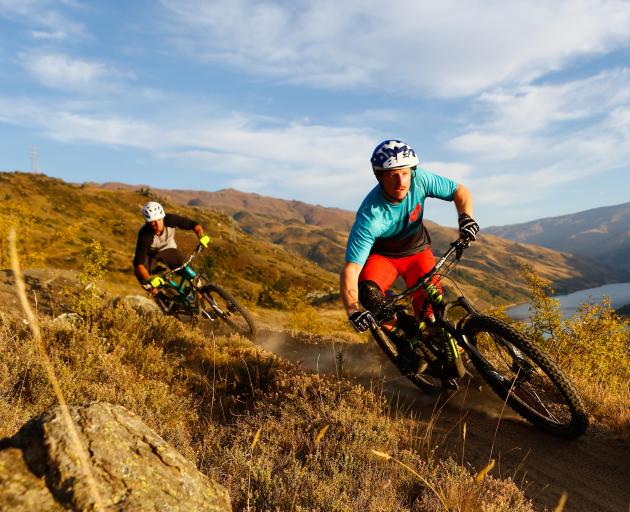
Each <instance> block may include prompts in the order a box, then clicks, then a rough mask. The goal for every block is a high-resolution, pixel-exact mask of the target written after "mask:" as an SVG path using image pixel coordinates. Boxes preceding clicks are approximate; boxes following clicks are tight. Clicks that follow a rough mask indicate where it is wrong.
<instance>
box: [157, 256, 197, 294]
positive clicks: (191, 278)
mask: <svg viewBox="0 0 630 512" xmlns="http://www.w3.org/2000/svg"><path fill="white" fill-rule="evenodd" d="M202 249H203V246H202V245H201V244H200V245H198V246H197V248H196V249H195V250H194V251H193V252H191V253H190V254H189V255H188V258H186V260H185V261H184V263H182V264H181V265H180V266H179V267H176V268H173V269H170V270H168V271H166V272H164V273H162V274H160V276H161V277H162V279H164V282H165V284H166V285H168V286H169V287H170V288H172V289H174V290H175V291H176V292H177V294H178V295H177V297H175V298H176V299H178V300H179V301H180V302H182V303H183V304H184V305H188V306H194V304H195V302H196V301H195V299H190V298H188V295H187V294H186V292H185V291H184V287H185V285H186V283H187V282H188V283H190V285H191V286H192V287H193V289H195V290H196V291H199V286H197V284H196V283H195V278H196V277H198V276H199V274H198V273H197V272H195V270H194V269H193V268H192V267H191V266H190V264H191V263H192V261H193V260H194V259H195V258H196V257H197V255H198V254H199V253H200V252H201V251H202ZM174 274H179V275H180V276H181V278H182V279H181V281H180V282H179V283H177V282H176V281H175V280H174V279H173V278H172V277H171V276H173V275H174Z"/></svg>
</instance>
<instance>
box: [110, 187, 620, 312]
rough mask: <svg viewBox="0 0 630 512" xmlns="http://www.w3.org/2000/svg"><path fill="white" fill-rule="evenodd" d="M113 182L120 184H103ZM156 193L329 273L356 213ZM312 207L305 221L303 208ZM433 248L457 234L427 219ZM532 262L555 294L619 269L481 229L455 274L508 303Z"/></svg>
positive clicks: (521, 295) (487, 296) (520, 294)
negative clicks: (208, 212) (213, 214)
mask: <svg viewBox="0 0 630 512" xmlns="http://www.w3.org/2000/svg"><path fill="white" fill-rule="evenodd" d="M105 186H106V187H117V186H120V185H118V184H106V185H105ZM156 193H157V194H158V195H159V196H162V197H165V198H169V199H170V200H172V201H175V202H178V203H179V204H190V203H192V204H195V205H197V206H198V207H199V208H204V207H205V205H207V204H212V206H213V207H214V208H219V209H221V210H222V211H224V212H225V213H227V214H229V215H231V216H232V218H233V219H235V220H236V221H237V222H238V224H239V226H240V227H241V228H242V229H243V230H244V231H245V232H247V233H249V234H251V235H254V236H256V237H258V238H260V239H262V240H266V241H270V242H273V243H275V244H279V245H281V246H283V247H285V248H287V249H290V250H291V251H294V252H297V253H299V254H301V255H303V256H305V257H307V258H309V259H310V260H312V261H314V262H316V263H317V264H319V265H321V266H322V267H324V268H326V269H327V270H330V271H332V272H339V270H340V268H341V266H342V264H343V261H344V251H345V245H346V240H347V237H348V231H349V228H350V226H351V225H352V222H353V221H354V213H353V212H349V211H345V210H339V209H336V208H325V207H321V206H312V205H307V206H309V208H308V209H303V208H302V209H300V208H301V206H300V207H298V206H296V205H304V203H299V202H298V201H285V200H282V199H275V198H270V197H265V196H261V195H258V194H248V193H245V192H239V191H236V190H222V191H219V192H198V191H183V190H156ZM305 211H308V212H310V215H311V217H310V218H311V219H317V221H316V222H307V221H306V220H305V218H304V212H305ZM427 226H428V229H429V231H430V233H431V237H432V239H433V246H434V252H435V253H436V255H437V254H440V253H441V252H442V251H444V250H445V249H446V248H447V247H448V243H449V242H450V241H452V240H454V239H455V238H456V237H457V232H456V230H455V229H452V228H445V227H442V226H439V225H437V224H435V223H433V222H430V221H427ZM525 263H527V264H530V265H532V266H533V267H534V268H535V269H536V271H537V272H539V273H540V275H541V276H543V277H545V278H546V279H549V280H551V281H552V283H553V285H554V287H555V289H556V291H557V292H559V293H567V292H571V291H575V290H578V289H583V288H589V287H592V286H597V285H601V284H603V283H610V282H616V281H618V279H619V275H618V273H617V272H615V271H613V270H611V269H609V268H606V267H601V266H600V265H598V264H597V263H596V262H594V261H592V260H589V259H588V258H585V257H579V256H575V255H572V254H569V253H562V252H558V251H554V250H551V249H547V248H544V247H539V246H535V245H529V244H523V243H518V242H514V241H510V240H506V239H503V238H499V237H497V236H493V235H486V234H483V232H482V234H481V236H480V237H479V241H478V242H477V243H475V244H473V246H472V247H471V249H470V250H469V251H467V252H466V254H465V256H464V258H463V260H462V262H461V264H460V266H459V267H458V270H457V273H456V274H454V276H456V278H457V281H458V283H459V284H460V285H462V287H463V289H464V290H465V291H466V292H467V293H469V294H471V295H472V296H474V297H476V298H477V300H478V301H479V304H480V305H484V304H495V305H496V304H510V303H515V302H522V301H525V300H526V299H527V289H526V285H525V282H524V281H522V280H521V279H520V277H519V275H518V270H519V267H520V265H521V264H525Z"/></svg>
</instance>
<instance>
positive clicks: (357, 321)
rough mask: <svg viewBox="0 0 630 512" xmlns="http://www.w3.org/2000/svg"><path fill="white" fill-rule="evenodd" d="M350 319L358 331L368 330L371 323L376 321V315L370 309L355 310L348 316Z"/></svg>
mask: <svg viewBox="0 0 630 512" xmlns="http://www.w3.org/2000/svg"><path fill="white" fill-rule="evenodd" d="M348 320H349V321H350V323H351V324H352V327H354V329H355V331H357V332H364V331H367V330H368V329H369V328H370V325H372V324H374V323H375V322H374V317H373V316H372V313H370V312H369V311H363V312H361V311H355V312H354V313H352V314H351V315H350V316H349V317H348Z"/></svg>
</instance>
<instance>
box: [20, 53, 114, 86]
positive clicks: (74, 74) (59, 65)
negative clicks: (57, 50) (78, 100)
mask: <svg viewBox="0 0 630 512" xmlns="http://www.w3.org/2000/svg"><path fill="white" fill-rule="evenodd" d="M22 62H23V65H24V67H25V68H26V69H27V71H28V72H29V73H31V75H33V76H34V77H35V78H36V79H37V80H38V81H39V82H40V83H41V84H42V85H45V86H46V87H52V88H55V89H65V90H84V91H87V90H89V88H91V87H95V86H100V85H101V84H102V80H104V79H105V78H107V75H108V72H107V67H106V66H105V65H104V64H103V63H101V62H97V61H90V60H84V59H77V58H72V57H70V56H68V55H62V54H26V55H22ZM99 88H100V87H99Z"/></svg>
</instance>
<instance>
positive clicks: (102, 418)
mask: <svg viewBox="0 0 630 512" xmlns="http://www.w3.org/2000/svg"><path fill="white" fill-rule="evenodd" d="M70 412H71V415H72V417H73V420H74V422H75V424H76V425H77V428H78V430H79V435H80V438H81V442H82V443H83V445H84V447H85V448H86V449H87V450H88V453H89V457H90V463H91V467H92V473H93V474H94V477H95V479H96V484H97V487H98V490H99V493H100V495H101V498H102V500H103V503H104V505H105V507H106V509H107V510H120V511H123V510H125V511H126V510H152V511H153V510H155V511H180V510H181V511H197V510H198V511H202V510H203V511H208V512H224V511H230V510H231V505H230V499H229V496H228V494H227V491H226V490H225V489H224V488H223V487H221V486H220V485H219V484H216V483H214V482H213V481H211V480H210V479H209V478H208V477H206V476H205V475H203V474H202V473H200V472H199V471H198V470H197V468H196V467H195V466H194V464H192V463H191V462H190V461H188V460H187V459H185V458H184V457H183V456H182V455H181V454H179V453H178V452H177V451H176V450H175V449H173V448H172V447H171V446H169V445H168V444H167V443H166V442H165V441H164V440H163V439H162V438H161V437H160V436H158V435H157V434H156V433H155V432H154V431H153V430H151V429H150V428H149V427H147V426H146V425H145V424H144V423H143V422H142V421H141V420H140V418H139V417H138V416H136V415H135V414H133V413H131V412H129V411H128V410H127V409H125V408H124V407H122V406H119V405H112V404H108V403H105V402H95V403H92V404H90V405H87V406H84V407H73V408H71V410H70ZM20 461H21V462H20ZM0 487H1V489H0V510H25V511H26V510H28V511H29V512H36V511H39V510H42V511H43V510H53V511H54V510H64V509H71V510H94V500H93V497H92V496H91V494H90V490H89V487H88V484H87V482H86V479H85V477H84V475H83V471H82V468H81V466H80V464H79V458H78V456H77V454H76V450H75V447H74V445H73V444H72V442H71V438H70V435H69V433H68V429H67V428H66V425H65V423H64V421H63V418H62V415H61V410H60V409H59V408H54V409H52V410H50V411H48V412H47V413H45V414H43V415H42V416H40V417H38V418H36V419H34V420H31V421H29V422H28V423H27V424H26V425H24V426H23V427H22V429H21V430H20V431H19V432H18V433H17V434H16V435H15V436H13V437H12V438H11V439H8V440H3V441H2V442H1V444H0ZM9 504H11V505H10V506H9ZM55 507H57V508H55Z"/></svg>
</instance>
